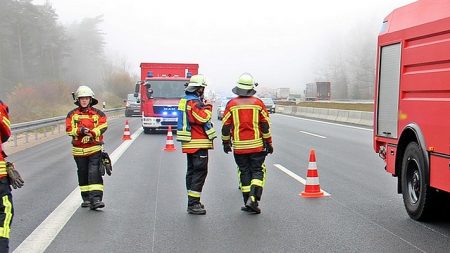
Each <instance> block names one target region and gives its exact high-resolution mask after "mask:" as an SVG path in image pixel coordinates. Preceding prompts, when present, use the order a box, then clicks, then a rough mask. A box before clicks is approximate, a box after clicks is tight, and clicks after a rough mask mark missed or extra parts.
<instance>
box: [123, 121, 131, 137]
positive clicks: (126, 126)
mask: <svg viewBox="0 0 450 253" xmlns="http://www.w3.org/2000/svg"><path fill="white" fill-rule="evenodd" d="M122 140H124V141H129V140H131V136H130V127H129V126H128V120H126V121H125V129H124V130H123V137H122Z"/></svg>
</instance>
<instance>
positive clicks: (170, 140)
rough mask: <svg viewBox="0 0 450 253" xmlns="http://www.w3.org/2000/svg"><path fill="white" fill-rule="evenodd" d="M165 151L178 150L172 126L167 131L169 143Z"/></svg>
mask: <svg viewBox="0 0 450 253" xmlns="http://www.w3.org/2000/svg"><path fill="white" fill-rule="evenodd" d="M164 150H165V151H175V150H177V149H176V148H175V145H174V144H173V136H172V126H169V129H168V130H167V141H166V147H165V148H164Z"/></svg>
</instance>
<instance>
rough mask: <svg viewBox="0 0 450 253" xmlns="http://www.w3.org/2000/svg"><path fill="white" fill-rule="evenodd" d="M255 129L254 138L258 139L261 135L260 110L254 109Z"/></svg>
mask: <svg viewBox="0 0 450 253" xmlns="http://www.w3.org/2000/svg"><path fill="white" fill-rule="evenodd" d="M253 130H254V131H255V135H254V138H255V139H258V138H259V137H260V133H259V111H258V110H254V109H253Z"/></svg>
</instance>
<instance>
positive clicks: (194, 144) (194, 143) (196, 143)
mask: <svg viewBox="0 0 450 253" xmlns="http://www.w3.org/2000/svg"><path fill="white" fill-rule="evenodd" d="M181 147H182V148H213V142H212V141H211V140H209V139H195V140H191V141H189V142H182V143H181Z"/></svg>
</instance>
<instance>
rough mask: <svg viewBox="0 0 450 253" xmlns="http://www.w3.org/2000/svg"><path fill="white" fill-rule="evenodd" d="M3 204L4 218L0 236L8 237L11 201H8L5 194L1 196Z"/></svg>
mask: <svg viewBox="0 0 450 253" xmlns="http://www.w3.org/2000/svg"><path fill="white" fill-rule="evenodd" d="M2 202H3V206H4V207H5V210H4V213H5V220H4V221H3V227H2V230H1V231H0V236H1V237H4V238H9V232H10V227H9V226H10V224H11V220H12V204H11V201H9V198H8V195H5V196H3V197H2Z"/></svg>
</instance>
